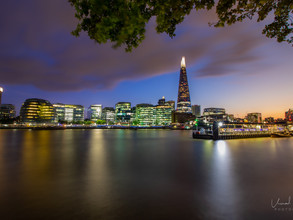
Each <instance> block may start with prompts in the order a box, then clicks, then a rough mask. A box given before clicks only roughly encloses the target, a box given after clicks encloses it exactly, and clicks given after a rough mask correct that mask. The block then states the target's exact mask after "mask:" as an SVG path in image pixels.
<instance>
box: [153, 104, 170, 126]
mask: <svg viewBox="0 0 293 220" xmlns="http://www.w3.org/2000/svg"><path fill="white" fill-rule="evenodd" d="M173 111H174V108H173V107H172V106H170V105H158V106H156V107H155V119H156V120H155V124H156V125H170V124H171V123H172V112H173Z"/></svg>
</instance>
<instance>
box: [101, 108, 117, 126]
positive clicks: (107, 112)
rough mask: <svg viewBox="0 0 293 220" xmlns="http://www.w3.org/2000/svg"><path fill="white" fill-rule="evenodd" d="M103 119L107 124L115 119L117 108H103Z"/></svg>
mask: <svg viewBox="0 0 293 220" xmlns="http://www.w3.org/2000/svg"><path fill="white" fill-rule="evenodd" d="M102 119H103V120H105V121H106V123H107V124H109V123H111V122H113V123H114V121H115V109H114V108H112V107H105V108H103V110H102Z"/></svg>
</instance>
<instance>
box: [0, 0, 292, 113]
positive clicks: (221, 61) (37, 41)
mask: <svg viewBox="0 0 293 220" xmlns="http://www.w3.org/2000/svg"><path fill="white" fill-rule="evenodd" d="M16 3H17V4H18V6H19V7H17V8H15V5H16ZM56 8H58V10H56ZM11 11H13V12H14V13H17V14H18V16H15V15H14V13H11ZM52 14H54V17H53V16H52ZM36 16H38V19H35V17H36ZM0 18H1V23H0V27H1V30H3V31H2V32H3V35H1V36H0V48H1V51H0V56H1V62H0V74H1V82H0V86H2V87H3V88H4V93H3V96H2V103H7V104H9V103H11V104H15V105H16V109H17V112H19V109H20V105H21V104H22V103H23V102H24V100H25V99H27V98H44V99H46V100H49V101H50V102H52V103H68V104H82V105H84V106H85V107H88V106H90V105H92V104H103V106H109V107H110V106H114V105H115V103H117V102H119V101H129V102H131V103H132V104H133V105H136V104H139V103H145V102H147V103H152V104H154V103H156V101H157V100H158V99H159V98H160V97H162V96H165V97H166V98H167V99H168V100H177V99H176V97H177V89H178V85H177V83H178V60H179V61H180V58H181V57H182V56H186V60H187V62H188V69H187V70H188V75H189V79H188V80H189V87H190V96H191V103H192V104H198V105H201V106H202V108H208V107H223V108H225V109H226V110H227V112H229V113H231V114H235V116H236V117H244V116H245V115H246V114H247V113H249V112H261V113H262V115H263V117H268V116H273V117H275V118H280V117H281V118H284V112H285V111H287V110H288V109H289V108H292V104H291V103H290V102H289V101H288V100H289V94H291V93H292V92H293V88H292V86H291V85H290V82H291V81H292V80H293V75H292V69H293V64H292V62H291V57H292V47H290V46H289V45H288V44H286V43H282V44H279V43H277V42H276V41H275V40H274V39H267V38H265V36H262V35H261V27H260V24H258V23H256V22H255V21H246V22H243V23H238V24H235V25H233V26H231V27H227V28H213V27H209V26H208V22H212V21H213V20H214V19H215V16H214V14H213V12H212V11H210V12H205V11H199V12H192V13H191V14H190V15H189V16H188V17H187V18H186V19H185V21H184V22H183V23H182V24H180V25H178V29H177V31H176V34H177V36H176V37H175V38H174V39H172V40H171V39H169V38H168V37H167V36H166V35H164V34H162V35H157V34H156V33H155V31H154V27H153V23H152V22H151V23H150V24H148V29H147V37H146V40H145V41H144V42H143V43H142V44H141V45H140V46H139V47H138V48H137V49H135V50H134V51H133V52H132V53H125V52H124V49H123V48H118V49H116V50H114V49H112V48H111V44H110V43H108V44H105V45H97V44H94V43H93V42H92V41H90V40H89V39H88V37H87V36H85V35H84V34H83V35H82V36H81V38H75V37H73V36H71V35H70V32H71V31H72V30H73V29H74V26H75V23H76V20H75V19H74V12H73V9H72V8H71V7H70V5H69V4H68V3H67V2H60V1H56V0H54V1H52V2H50V3H46V2H38V1H35V0H30V1H27V2H26V3H24V2H21V1H20V2H18V1H16V0H14V1H9V2H6V3H5V4H3V13H2V14H1V15H0ZM262 24H263V23H262ZM36 94H37V95H36Z"/></svg>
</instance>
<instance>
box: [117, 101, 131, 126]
mask: <svg viewBox="0 0 293 220" xmlns="http://www.w3.org/2000/svg"><path fill="white" fill-rule="evenodd" d="M131 116H132V111H131V103H130V102H118V103H117V104H116V105H115V123H117V124H128V123H130V120H131Z"/></svg>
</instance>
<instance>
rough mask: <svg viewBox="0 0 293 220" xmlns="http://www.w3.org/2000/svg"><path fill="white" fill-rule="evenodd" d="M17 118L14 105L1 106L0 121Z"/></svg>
mask: <svg viewBox="0 0 293 220" xmlns="http://www.w3.org/2000/svg"><path fill="white" fill-rule="evenodd" d="M12 118H15V107H14V105H12V104H0V119H1V120H3V119H12Z"/></svg>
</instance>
